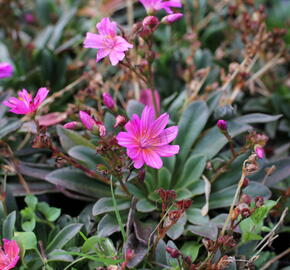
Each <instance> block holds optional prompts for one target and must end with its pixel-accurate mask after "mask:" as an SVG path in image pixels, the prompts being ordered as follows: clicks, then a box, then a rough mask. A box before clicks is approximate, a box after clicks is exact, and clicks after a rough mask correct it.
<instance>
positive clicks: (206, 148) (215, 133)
mask: <svg viewBox="0 0 290 270" xmlns="http://www.w3.org/2000/svg"><path fill="white" fill-rule="evenodd" d="M251 129H252V127H251V126H249V125H240V124H239V123H236V122H235V121H229V122H228V131H229V134H230V135H231V137H232V138H234V137H235V136H237V135H239V134H241V133H243V132H245V131H249V130H251ZM227 143H228V140H227V139H226V137H225V136H224V135H223V134H222V133H221V132H220V131H219V130H218V128H217V127H216V126H214V127H212V128H210V129H209V130H208V131H207V132H206V134H205V135H204V136H203V137H202V138H201V139H200V140H199V141H198V142H197V144H196V146H195V147H194V149H193V151H192V153H191V155H197V154H200V155H205V156H206V157H207V159H211V158H213V157H214V156H215V155H216V154H217V153H218V152H219V151H220V150H221V149H222V148H223V147H224V146H225V145H226V144H227Z"/></svg>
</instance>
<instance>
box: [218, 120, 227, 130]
mask: <svg viewBox="0 0 290 270" xmlns="http://www.w3.org/2000/svg"><path fill="white" fill-rule="evenodd" d="M217 126H218V128H219V129H220V130H227V129H228V123H227V121H225V120H218V121H217Z"/></svg>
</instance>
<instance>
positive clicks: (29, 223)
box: [20, 207, 36, 232]
mask: <svg viewBox="0 0 290 270" xmlns="http://www.w3.org/2000/svg"><path fill="white" fill-rule="evenodd" d="M20 214H21V217H22V223H21V227H22V229H23V230H24V231H26V232H31V231H33V230H34V228H35V225H36V220H35V213H34V209H32V208H29V207H26V208H24V209H22V210H21V211H20Z"/></svg>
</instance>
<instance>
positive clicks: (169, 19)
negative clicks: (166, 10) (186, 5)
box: [161, 13, 183, 24]
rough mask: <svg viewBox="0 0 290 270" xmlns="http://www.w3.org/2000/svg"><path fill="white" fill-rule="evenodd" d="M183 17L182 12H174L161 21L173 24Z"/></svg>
mask: <svg viewBox="0 0 290 270" xmlns="http://www.w3.org/2000/svg"><path fill="white" fill-rule="evenodd" d="M182 17H183V14H182V13H174V14H170V15H167V16H165V17H163V18H162V20H161V22H162V23H167V24H171V23H174V22H176V21H179V20H180V19H181V18H182Z"/></svg>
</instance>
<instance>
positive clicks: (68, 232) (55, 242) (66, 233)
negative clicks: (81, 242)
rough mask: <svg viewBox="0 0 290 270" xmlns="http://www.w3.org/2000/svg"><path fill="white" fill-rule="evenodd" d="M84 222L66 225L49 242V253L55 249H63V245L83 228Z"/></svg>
mask: <svg viewBox="0 0 290 270" xmlns="http://www.w3.org/2000/svg"><path fill="white" fill-rule="evenodd" d="M82 226H83V224H79V223H72V224H69V225H67V226H66V227H64V228H63V229H62V230H61V231H60V232H58V234H57V235H56V236H55V237H54V238H53V239H52V240H51V242H50V243H49V244H48V246H47V249H46V251H47V252H48V253H49V252H51V251H53V250H55V249H61V248H63V246H64V245H65V244H66V243H67V242H68V241H70V240H71V239H72V238H74V237H75V236H76V235H77V234H78V233H79V231H80V229H81V228H82Z"/></svg>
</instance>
